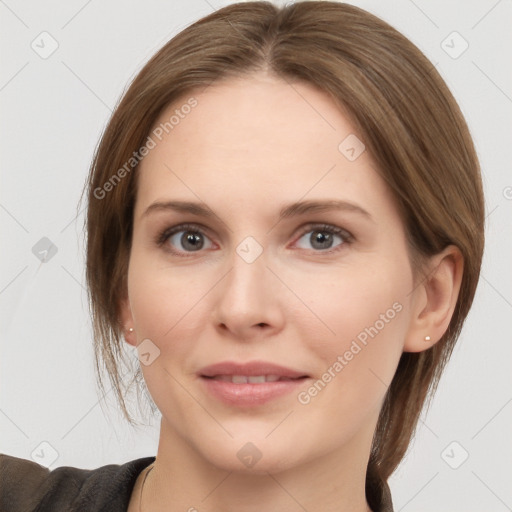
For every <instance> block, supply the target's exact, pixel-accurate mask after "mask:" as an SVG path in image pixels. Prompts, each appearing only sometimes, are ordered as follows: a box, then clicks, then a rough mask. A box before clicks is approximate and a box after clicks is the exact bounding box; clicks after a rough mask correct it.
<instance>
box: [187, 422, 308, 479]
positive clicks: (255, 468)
mask: <svg viewBox="0 0 512 512" xmlns="http://www.w3.org/2000/svg"><path fill="white" fill-rule="evenodd" d="M267 434H268V431H265V433H264V434H261V433H260V434H259V435H257V436H256V435H253V436H251V435H240V436H234V437H233V438H228V436H226V439H224V440H223V441H220V440H218V439H217V442H216V443H213V444H210V443H209V444H208V445H207V446H204V445H203V443H199V444H198V445H196V449H197V452H198V454H199V455H200V456H202V457H203V458H204V459H206V460H208V461H209V462H210V463H211V464H212V465H213V466H215V467H216V468H218V469H222V470H224V471H231V472H236V473H241V474H251V475H266V474H267V473H279V472H281V471H285V470H287V469H290V468H292V467H294V466H296V465H298V464H299V463H300V458H301V457H300V454H299V453H297V448H298V446H297V443H296V442H293V445H291V444H287V443H283V442H276V441H277V440H272V439H269V438H267V439H265V436H267ZM290 440H291V438H290ZM299 444H300V445H301V446H302V444H301V443H299Z"/></svg>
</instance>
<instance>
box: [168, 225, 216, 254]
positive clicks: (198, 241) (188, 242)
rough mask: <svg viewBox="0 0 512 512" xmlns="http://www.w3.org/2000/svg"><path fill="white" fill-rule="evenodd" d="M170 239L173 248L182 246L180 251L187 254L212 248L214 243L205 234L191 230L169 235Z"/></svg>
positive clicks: (182, 230)
mask: <svg viewBox="0 0 512 512" xmlns="http://www.w3.org/2000/svg"><path fill="white" fill-rule="evenodd" d="M168 239H169V243H170V244H171V245H172V246H173V247H178V248H180V244H181V248H180V250H182V251H185V252H195V251H200V250H201V249H210V248H211V247H212V241H211V240H210V239H209V238H208V237H207V236H206V235H205V234H204V233H201V232H200V231H194V230H191V229H181V230H180V231H176V232H174V233H172V234H171V235H169V237H168Z"/></svg>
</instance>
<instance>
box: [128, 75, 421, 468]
mask: <svg viewBox="0 0 512 512" xmlns="http://www.w3.org/2000/svg"><path fill="white" fill-rule="evenodd" d="M191 96H192V95H191ZM191 96H190V97H189V96H187V97H185V98H184V99H183V100H182V101H180V102H177V103H176V104H174V105H172V107H170V108H168V109H167V110H166V111H165V112H163V113H162V115H161V117H160V120H159V121H158V123H157V125H155V130H154V131H153V133H152V134H150V136H151V138H152V140H153V142H154V143H155V144H153V143H149V144H148V147H149V146H151V147H152V146H154V147H152V148H151V149H149V153H148V154H147V156H146V157H145V158H144V160H143V161H142V163H141V165H140V167H139V171H138V172H139V181H138V192H137V200H136V207H135V212H134V231H133V244H132V248H131V254H130V265H129V273H128V299H129V300H128V302H126V303H125V305H124V310H123V311H124V320H125V323H126V324H127V325H128V326H133V327H134V329H135V335H136V343H137V344H140V345H139V357H141V367H142V370H143V374H144V378H145V381H146V383H147V386H148V389H149V391H150V393H151V396H152V397H153V400H154V401H155V403H156V405H157V406H158V408H159V410H160V411H161V413H162V431H161V437H162V436H164V437H165V438H167V439H169V440H170V439H174V440H181V441H182V442H183V445H185V446H187V449H188V450H190V451H191V452H194V453H195V455H199V456H200V457H202V458H203V459H206V460H207V461H209V462H210V463H212V464H214V465H215V466H217V467H221V468H224V469H226V470H238V471H240V470H245V468H250V467H252V466H253V465H254V469H252V470H253V471H276V470H279V469H285V468H289V467H292V466H297V465H299V464H301V463H305V462H307V461H313V460H314V459H316V458H318V457H320V456H327V455H329V456H332V455H339V456H344V455H345V456H346V455H347V454H348V453H352V452H353V451H354V450H356V451H358V452H359V453H360V452H361V450H363V451H365V450H369V447H370V443H371V438H372V435H373V431H374V428H375V424H376V421H377V418H378V414H379V410H380V408H381V404H382V401H383V398H384V395H385V393H386V390H387V385H388V384H389V383H390V382H391V380H392V377H393V375H394V372H395V369H396V366H397V364H398V360H399V358H400V355H401V353H402V351H403V348H404V341H405V340H406V339H407V336H408V332H409V329H410V321H411V317H412V310H413V301H414V300H415V299H414V297H415V293H411V292H412V290H413V275H412V270H411V266H410V262H409V258H408V252H407V244H406V237H405V233H404V227H403V224H402V221H401V219H400V217H399V214H398V211H397V207H396V205H395V203H394V200H393V198H392V196H391V194H390V192H389V191H388V189H387V187H386V185H385V184H384V181H383V180H382V178H381V177H380V176H379V175H378V174H377V172H376V171H375V170H374V168H373V163H372V160H371V159H370V156H369V154H368V152H367V151H365V150H364V146H363V145H362V143H364V141H362V142H361V141H360V140H359V139H358V138H356V134H355V130H354V128H353V126H352V125H351V123H350V122H349V121H348V119H347V118H346V116H344V115H343V114H342V113H341V112H340V110H339V109H338V108H336V106H335V104H334V103H333V102H332V100H331V99H330V98H329V97H328V96H327V95H326V94H325V93H323V92H321V91H319V90H317V89H315V88H313V87H312V86H310V85H307V84H301V83H295V84H293V86H291V85H289V84H287V83H286V82H284V81H280V80H277V79H274V78H270V77H267V76H266V75H261V74H259V75H253V76H251V77H250V78H246V79H238V80H230V81H226V82H224V83H221V84H216V85H212V86H210V87H208V88H207V89H206V90H205V91H204V92H202V93H197V94H194V95H193V98H194V100H191V99H190V98H191ZM187 102H188V103H187ZM184 105H193V106H192V107H190V108H188V107H184ZM176 109H177V110H178V111H177V112H176ZM173 115H174V118H173V119H172V121H169V120H170V119H171V117H172V116H173ZM166 122H167V125H165V123H166ZM160 123H162V125H160ZM158 125H160V127H158ZM164 125H165V126H166V128H165V129H163V128H162V126H164ZM166 131H167V132H168V133H166ZM155 134H158V136H156V135H155ZM160 139H161V140H160ZM334 202H336V204H334ZM178 203H180V204H181V206H179V205H178ZM173 204H174V206H173ZM157 205H159V206H157ZM187 205H188V206H187ZM291 205H294V206H291ZM205 212H206V213H205ZM183 224H185V226H183ZM134 342H135V337H134V339H132V343H134ZM219 363H232V364H233V365H235V366H229V364H228V365H227V366H222V365H221V366H218V367H216V368H215V367H212V368H208V367H211V366H212V365H217V364H219ZM252 363H261V364H262V365H261V366H258V365H257V364H254V365H252ZM236 365H248V366H244V367H242V368H237V367H236ZM270 365H277V366H279V367H280V368H274V367H270ZM233 375H238V377H233ZM262 375H264V376H266V379H268V380H270V381H275V380H276V379H277V378H279V380H278V381H277V382H266V383H262V382H261V381H262V380H263V378H262V377H261V376H262ZM249 376H251V377H252V378H251V379H250V382H249V381H248V378H247V377H249ZM258 376H260V377H259V378H258ZM269 376H270V377H269ZM292 377H293V378H292ZM290 378H291V380H289V379H290ZM287 379H288V380H287ZM233 381H234V382H233ZM258 459H259V460H258Z"/></svg>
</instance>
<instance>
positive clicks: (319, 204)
mask: <svg viewBox="0 0 512 512" xmlns="http://www.w3.org/2000/svg"><path fill="white" fill-rule="evenodd" d="M331 210H336V211H345V212H353V213H358V214H360V215H362V216H363V217H365V218H367V219H368V220H373V218H372V216H371V215H370V213H368V212H367V211H366V210H365V209H364V208H362V207H361V206H358V205H357V204H354V203H351V202H349V201H342V200H337V199H327V200H309V201H298V202H295V203H291V204H288V205H285V206H284V207H283V208H281V210H280V211H279V220H283V219H287V218H290V217H295V216H299V215H305V214H308V213H309V214H311V213H322V212H327V211H331ZM159 211H177V212H182V213H190V214H193V215H197V216H200V217H205V218H212V217H217V215H216V214H215V213H214V212H213V211H212V210H211V209H210V208H209V207H208V206H206V204H204V203H197V202H193V201H156V202H154V203H152V204H151V205H149V206H148V208H147V209H146V210H145V211H144V213H143V214H142V216H141V217H145V216H147V215H149V214H150V213H153V212H159Z"/></svg>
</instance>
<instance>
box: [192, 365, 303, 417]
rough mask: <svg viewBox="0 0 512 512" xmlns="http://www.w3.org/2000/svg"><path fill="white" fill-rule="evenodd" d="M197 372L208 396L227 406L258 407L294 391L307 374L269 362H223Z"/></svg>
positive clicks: (299, 386) (300, 385) (301, 384)
mask: <svg viewBox="0 0 512 512" xmlns="http://www.w3.org/2000/svg"><path fill="white" fill-rule="evenodd" d="M198 373H199V377H200V380H201V382H202V385H203V386H204V389H205V391H206V392H207V393H208V394H209V396H211V397H214V398H216V399H217V400H220V401H221V402H223V403H224V404H226V405H228V406H230V407H237V408H239V407H243V408H246V407H259V406H263V405H264V404H266V403H267V402H270V401H271V400H276V399H278V398H279V397H283V398H284V397H285V395H290V394H291V393H293V392H297V391H298V390H299V389H300V388H301V387H302V386H303V385H304V381H305V380H307V379H308V378H309V375H307V374H306V373H303V372H300V371H297V370H293V369H291V368H286V367H284V366H279V365H276V364H273V363H267V362H262V361H253V362H251V363H244V364H240V363H234V362H223V363H218V364H214V365H211V366H207V367H205V368H203V369H202V370H201V371H200V372H198Z"/></svg>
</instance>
